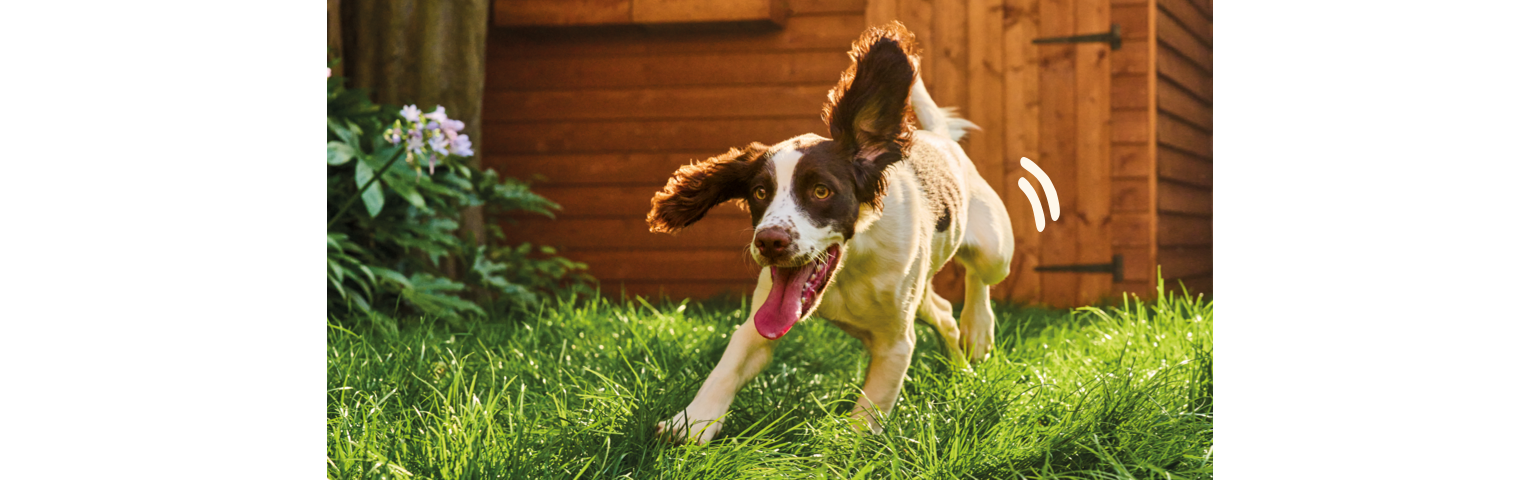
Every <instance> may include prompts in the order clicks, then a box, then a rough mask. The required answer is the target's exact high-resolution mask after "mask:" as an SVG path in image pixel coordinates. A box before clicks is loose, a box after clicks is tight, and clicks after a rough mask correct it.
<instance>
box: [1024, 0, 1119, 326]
mask: <svg viewBox="0 0 1540 480" xmlns="http://www.w3.org/2000/svg"><path fill="white" fill-rule="evenodd" d="M1038 9H1039V12H1040V14H1041V16H1040V19H1041V20H1040V23H1039V24H1038V28H1039V31H1038V35H1039V36H1042V37H1056V36H1065V35H1073V34H1075V33H1077V32H1076V31H1075V28H1076V24H1075V13H1076V11H1075V4H1074V2H1072V1H1071V0H1039V2H1038ZM1076 48H1077V46H1076V45H1074V44H1068V45H1061V44H1053V45H1039V46H1038V52H1040V57H1039V75H1040V77H1039V78H1040V80H1039V91H1040V92H1041V93H1040V95H1039V98H1040V102H1041V104H1042V108H1041V110H1040V111H1039V114H1040V115H1039V118H1040V120H1039V121H1040V124H1041V126H1040V128H1041V130H1040V132H1041V134H1042V140H1041V142H1040V143H1039V145H1038V148H1040V149H1041V151H1040V153H1039V154H1038V156H1039V158H1037V159H1034V160H1037V163H1038V165H1040V166H1041V167H1042V169H1043V170H1044V171H1045V172H1047V173H1048V176H1049V178H1051V179H1053V183H1054V186H1055V187H1056V188H1057V190H1058V191H1059V204H1060V209H1061V211H1062V212H1063V213H1064V215H1063V216H1061V217H1060V221H1058V222H1055V223H1054V224H1053V225H1052V226H1051V227H1049V228H1047V229H1045V230H1044V231H1043V233H1042V236H1041V238H1042V250H1041V252H1042V264H1044V265H1068V264H1074V263H1080V255H1079V242H1078V239H1079V236H1078V233H1079V228H1080V225H1081V224H1082V222H1079V221H1073V218H1072V217H1074V216H1075V215H1076V213H1077V212H1079V208H1080V201H1081V198H1080V195H1079V185H1080V182H1079V181H1078V172H1079V170H1078V169H1077V168H1076V160H1077V156H1076V153H1075V149H1076V147H1077V145H1078V143H1077V141H1076V135H1077V133H1078V131H1079V129H1078V128H1077V127H1078V125H1079V123H1078V120H1077V114H1078V103H1077V102H1076V100H1075V98H1076V97H1075V95H1076V90H1075V86H1076V84H1075V80H1076V79H1075V75H1076V69H1075V63H1076V55H1075V49H1076ZM1103 261H1105V260H1103ZM1081 277H1083V275H1080V274H1073V273H1042V274H1041V277H1040V278H1041V279H1042V280H1041V281H1042V285H1043V287H1042V291H1043V295H1042V301H1043V302H1044V303H1047V304H1049V305H1054V306H1071V305H1077V304H1079V293H1080V281H1081Z"/></svg>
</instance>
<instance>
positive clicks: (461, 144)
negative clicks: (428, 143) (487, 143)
mask: <svg viewBox="0 0 1540 480" xmlns="http://www.w3.org/2000/svg"><path fill="white" fill-rule="evenodd" d="M449 151H450V153H453V154H455V155H459V156H462V157H469V156H471V155H475V154H476V153H475V152H473V151H471V137H470V136H469V135H459V136H456V137H455V138H454V139H453V140H450V141H449Z"/></svg>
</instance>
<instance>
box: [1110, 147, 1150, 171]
mask: <svg viewBox="0 0 1540 480" xmlns="http://www.w3.org/2000/svg"><path fill="white" fill-rule="evenodd" d="M1150 157H1151V155H1150V149H1149V147H1148V146H1147V145H1146V144H1143V143H1114V144H1112V176H1113V177H1138V178H1143V177H1145V176H1148V175H1149V174H1150V173H1151V170H1153V168H1152V165H1153V164H1154V163H1155V162H1152V161H1151V158H1150Z"/></svg>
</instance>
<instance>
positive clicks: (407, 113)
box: [401, 105, 444, 122]
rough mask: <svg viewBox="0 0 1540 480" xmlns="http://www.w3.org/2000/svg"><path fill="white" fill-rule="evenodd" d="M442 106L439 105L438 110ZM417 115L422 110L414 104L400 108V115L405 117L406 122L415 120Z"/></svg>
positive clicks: (420, 113)
mask: <svg viewBox="0 0 1540 480" xmlns="http://www.w3.org/2000/svg"><path fill="white" fill-rule="evenodd" d="M443 108H444V107H439V109H440V110H442V109H443ZM419 115H422V110H418V109H417V106H416V105H407V106H405V107H402V108H401V116H402V117H403V118H406V121H408V122H415V121H417V117H418V116H419Z"/></svg>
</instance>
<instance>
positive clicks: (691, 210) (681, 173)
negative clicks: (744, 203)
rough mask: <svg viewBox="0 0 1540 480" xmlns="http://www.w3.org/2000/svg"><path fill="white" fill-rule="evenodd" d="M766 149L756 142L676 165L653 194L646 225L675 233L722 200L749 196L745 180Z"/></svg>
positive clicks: (751, 173) (752, 171)
mask: <svg viewBox="0 0 1540 480" xmlns="http://www.w3.org/2000/svg"><path fill="white" fill-rule="evenodd" d="M767 150H769V147H766V146H764V145H762V144H760V143H759V142H754V143H750V144H749V145H748V146H747V147H745V148H744V149H743V150H739V149H736V148H733V149H730V150H728V151H727V153H724V154H721V155H717V156H715V157H711V158H710V159H708V160H706V161H704V162H691V163H690V164H689V165H685V166H682V167H679V170H675V171H674V176H673V177H672V178H669V179H668V185H665V186H663V190H662V191H659V192H658V193H655V194H653V195H652V211H650V212H647V229H648V230H649V231H652V232H664V233H675V232H678V231H679V230H682V229H684V227H688V226H690V225H691V224H693V223H695V222H697V221H699V220H700V219H701V218H702V217H705V216H706V212H707V211H710V210H711V207H715V206H717V205H718V204H721V203H722V202H725V201H728V200H732V199H735V198H737V199H742V198H747V197H748V191H749V187H748V182H749V180H751V179H753V178H754V174H755V173H756V172H758V171H759V168H760V161H759V160H760V158H761V157H763V156H764V154H765V151H767Z"/></svg>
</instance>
